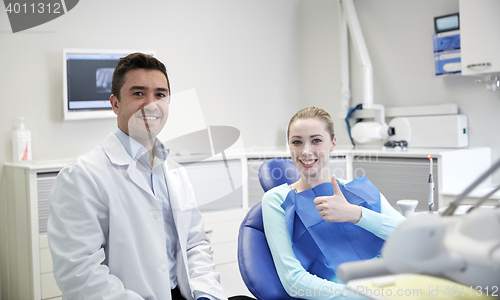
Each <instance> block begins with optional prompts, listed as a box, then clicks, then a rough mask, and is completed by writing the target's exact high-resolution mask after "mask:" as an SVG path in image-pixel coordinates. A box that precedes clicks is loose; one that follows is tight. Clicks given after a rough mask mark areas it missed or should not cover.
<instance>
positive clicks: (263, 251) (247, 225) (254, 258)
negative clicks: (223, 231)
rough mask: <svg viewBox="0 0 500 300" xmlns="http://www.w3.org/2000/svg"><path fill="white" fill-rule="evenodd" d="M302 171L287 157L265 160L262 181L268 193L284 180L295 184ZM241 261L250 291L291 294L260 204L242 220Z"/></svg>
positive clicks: (281, 298) (283, 297)
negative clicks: (280, 273)
mask: <svg viewBox="0 0 500 300" xmlns="http://www.w3.org/2000/svg"><path fill="white" fill-rule="evenodd" d="M300 176H301V174H300V172H299V170H298V169H297V168H296V167H295V165H294V164H293V163H292V162H291V161H289V160H286V159H279V158H278V159H269V160H266V161H265V162H264V163H263V164H262V165H261V166H260V168H259V181H260V184H261V186H262V188H263V189H264V191H265V192H267V191H268V190H269V189H271V188H273V187H275V186H278V185H281V184H283V183H288V184H291V183H294V182H296V181H297V180H299V178H300ZM238 264H239V267H240V273H241V277H242V278H243V282H245V285H246V286H247V288H248V290H249V291H250V292H251V293H252V294H253V295H254V296H255V297H257V299H259V300H287V299H294V300H297V298H292V297H290V296H289V295H288V294H287V292H286V291H285V289H284V288H283V285H282V284H281V281H280V279H279V277H278V273H277V272H276V268H275V267H274V262H273V258H272V256H271V251H270V250H269V246H268V245H267V241H266V236H265V234H264V225H263V223H262V206H261V203H260V202H259V203H257V204H256V205H254V206H253V207H252V208H251V209H250V210H249V211H248V213H247V215H246V217H245V219H244V220H243V222H242V223H241V226H240V231H239V235H238Z"/></svg>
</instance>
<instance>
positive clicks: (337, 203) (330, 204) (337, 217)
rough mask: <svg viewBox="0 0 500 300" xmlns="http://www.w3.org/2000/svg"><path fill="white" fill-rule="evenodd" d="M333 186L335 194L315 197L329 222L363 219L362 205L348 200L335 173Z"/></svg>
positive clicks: (316, 202)
mask: <svg viewBox="0 0 500 300" xmlns="http://www.w3.org/2000/svg"><path fill="white" fill-rule="evenodd" d="M332 186H333V193H334V194H333V196H324V197H317V198H316V199H314V204H316V209H317V210H318V211H319V215H320V216H321V217H322V218H323V220H325V221H328V222H339V223H340V222H351V223H358V222H359V220H360V219H361V207H360V206H357V205H353V204H351V203H349V202H347V200H346V199H345V197H344V195H343V194H342V191H341V190H340V187H339V184H338V182H337V180H336V179H335V175H334V176H332Z"/></svg>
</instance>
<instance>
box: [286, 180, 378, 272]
mask: <svg viewBox="0 0 500 300" xmlns="http://www.w3.org/2000/svg"><path fill="white" fill-rule="evenodd" d="M339 187H340V190H341V191H342V193H343V194H344V196H345V198H346V200H347V201H348V202H349V203H351V204H354V205H358V206H362V207H365V208H367V209H370V210H373V211H375V212H378V213H380V192H379V190H378V189H377V188H376V187H375V186H374V185H373V184H372V183H371V182H370V181H369V180H368V178H366V176H364V175H363V176H361V177H358V178H357V179H355V180H353V181H351V182H349V183H347V184H346V185H343V184H339ZM333 194H334V193H333V186H332V184H331V182H325V183H322V184H320V185H318V186H316V187H314V188H312V189H310V190H305V191H303V192H300V193H299V194H297V193H296V191H295V190H291V191H290V192H289V193H288V195H287V197H286V199H285V201H284V202H283V204H282V205H281V207H282V208H283V209H284V210H285V222H286V226H287V228H288V231H289V232H290V236H291V240H292V248H293V251H294V252H295V255H296V256H297V259H298V260H299V261H300V263H301V264H302V266H303V267H304V268H305V269H306V270H307V271H308V272H309V273H311V274H314V275H317V276H318V277H320V278H323V279H328V280H331V279H333V278H335V272H336V270H337V267H338V266H339V265H340V264H341V263H344V262H349V261H357V260H365V259H371V258H374V257H375V256H377V255H379V254H380V251H381V249H382V245H383V243H384V240H382V239H381V238H379V237H377V236H376V235H374V234H373V233H371V232H369V231H367V230H365V229H363V228H361V227H359V226H357V225H355V224H353V223H349V222H345V223H333V222H327V221H324V220H323V218H322V217H321V216H320V215H319V212H318V210H317V209H316V204H314V199H315V198H316V197H321V196H332V195H333Z"/></svg>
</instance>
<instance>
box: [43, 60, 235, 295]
mask: <svg viewBox="0 0 500 300" xmlns="http://www.w3.org/2000/svg"><path fill="white" fill-rule="evenodd" d="M111 92H112V95H111V97H110V102H111V105H112V107H113V111H114V112H115V114H116V115H117V121H118V129H117V130H116V132H114V133H111V134H109V135H108V136H107V137H106V139H105V140H104V141H103V142H102V143H101V144H99V145H97V147H95V148H94V149H93V150H91V151H90V152H88V153H86V154H85V155H83V156H80V157H79V158H78V159H77V160H76V161H75V162H74V163H73V164H71V165H69V166H66V167H65V168H63V169H62V170H61V172H60V173H59V175H58V176H57V179H56V182H55V185H54V187H53V189H52V192H51V197H50V217H49V221H48V238H49V245H50V251H51V253H52V258H53V262H54V276H55V279H56V282H57V284H58V286H59V288H60V289H61V291H62V293H63V297H64V299H116V300H125V299H150V300H153V299H167V300H170V299H173V300H178V299H181V300H182V299H188V300H191V299H198V300H200V299H211V300H226V299H227V298H226V296H225V295H224V292H223V291H222V287H221V285H220V284H219V274H218V273H217V272H216V271H215V270H214V263H213V262H212V256H211V253H210V244H209V241H208V239H207V237H206V235H205V232H204V228H203V221H202V217H201V214H200V212H199V210H198V208H197V205H196V201H195V197H194V192H193V189H192V187H191V184H190V182H189V179H188V177H187V175H186V173H185V171H184V170H183V168H181V167H179V165H176V164H175V163H173V162H171V161H170V160H167V155H168V150H167V149H166V148H165V146H164V145H163V144H162V143H161V142H160V141H159V140H158V139H156V135H157V134H158V133H159V132H160V131H161V130H162V128H163V126H164V125H165V122H166V121H167V117H168V111H169V102H170V85H169V81H168V77H167V73H166V68H165V66H164V65H163V63H161V62H160V61H158V60H157V59H156V58H153V57H151V56H149V55H145V54H142V53H134V54H130V55H128V56H127V57H124V58H121V59H120V60H119V61H118V64H117V66H116V68H115V71H114V73H113V81H112V90H111Z"/></svg>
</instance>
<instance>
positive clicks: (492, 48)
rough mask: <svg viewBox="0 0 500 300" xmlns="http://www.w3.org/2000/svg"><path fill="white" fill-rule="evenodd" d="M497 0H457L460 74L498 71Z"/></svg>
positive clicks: (499, 7) (499, 11)
mask: <svg viewBox="0 0 500 300" xmlns="http://www.w3.org/2000/svg"><path fill="white" fill-rule="evenodd" d="M499 28H500V1H498V0H460V41H461V46H460V47H461V53H462V75H480V74H486V73H497V72H498V73H500V52H499V49H500V31H499Z"/></svg>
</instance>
